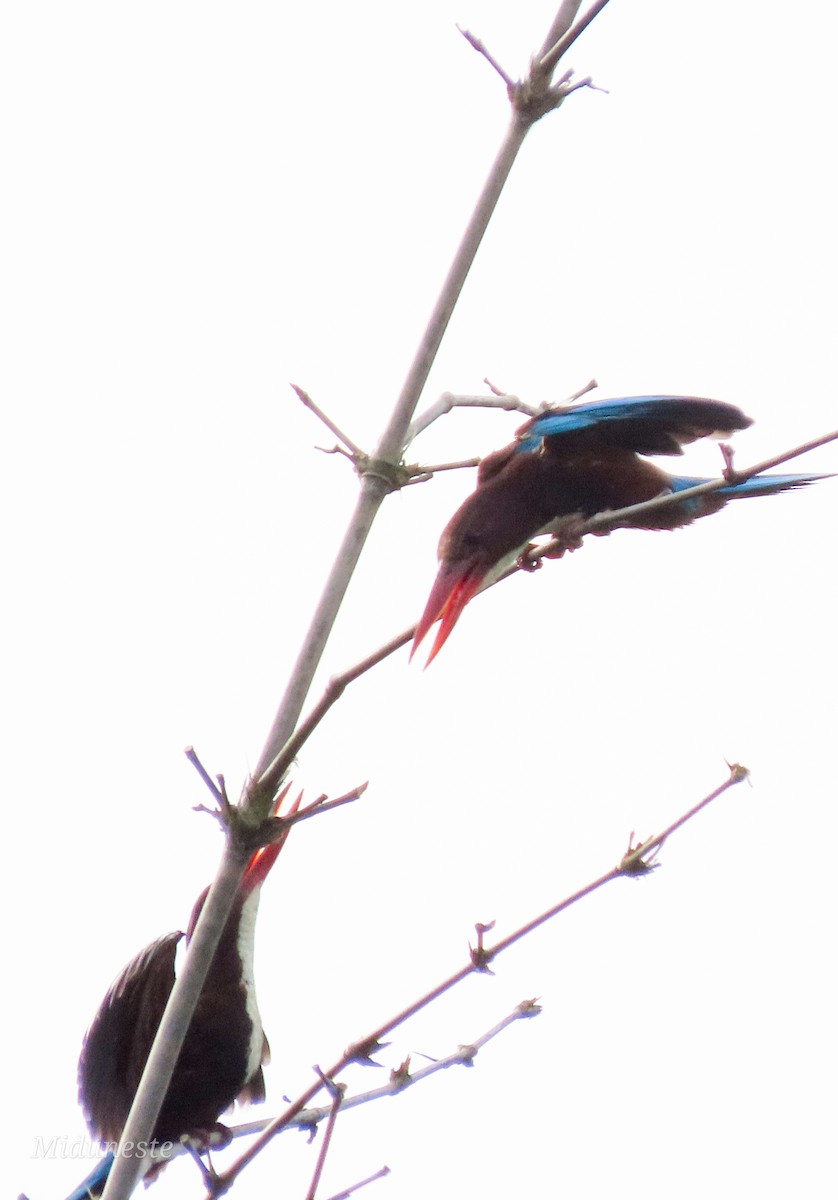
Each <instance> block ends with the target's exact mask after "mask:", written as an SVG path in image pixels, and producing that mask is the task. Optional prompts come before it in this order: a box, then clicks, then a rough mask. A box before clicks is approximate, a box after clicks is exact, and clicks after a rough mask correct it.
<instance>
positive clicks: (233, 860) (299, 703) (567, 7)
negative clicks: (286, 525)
mask: <svg viewBox="0 0 838 1200" xmlns="http://www.w3.org/2000/svg"><path fill="white" fill-rule="evenodd" d="M578 7H579V3H578V2H576V0H573V2H572V0H563V4H562V6H561V9H560V13H559V18H560V19H562V20H564V17H565V16H566V17H567V26H566V27H569V25H570V24H571V22H572V20H573V18H574V17H575V15H576V12H577V11H578ZM559 18H557V20H558V19H559ZM554 27H555V22H554ZM551 32H552V31H551ZM512 109H513V111H512V118H511V120H510V123H509V126H508V128H507V132H506V134H505V136H504V138H503V141H502V143H501V147H500V150H499V151H498V154H497V157H496V158H495V161H494V163H493V164H492V166H491V168H490V170H489V174H488V177H487V180H486V183H485V184H484V187H483V190H482V192H481V194H480V197H479V199H478V201H477V204H476V206H475V209H474V212H473V213H472V215H471V218H470V220H469V222H468V225H467V227H466V230H465V232H464V234H463V238H462V241H461V243H460V246H459V248H458V250H457V252H456V254H455V256H454V261H453V262H452V264H451V267H450V269H449V271H448V274H447V276H446V278H445V281H444V283H443V286H442V290H441V292H440V294H439V298H438V299H437V301H436V303H435V305H434V307H433V310H432V312H431V315H430V318H429V320H428V324H427V327H426V329H425V332H424V334H423V335H422V337H421V339H420V342H419V346H418V348H417V350H416V353H415V355H414V358H413V362H412V363H411V365H410V368H409V370H408V372H407V376H406V378H405V381H404V384H403V386H402V390H401V393H400V394H399V397H398V400H397V401H396V404H395V407H394V409H393V412H392V414H391V416H390V419H389V421H388V423H387V426H386V428H385V430H384V432H383V434H382V436H381V438H380V440H379V443H378V446H377V447H376V449H375V452H374V458H375V459H376V460H380V461H381V462H382V463H385V464H389V465H390V466H394V465H397V464H398V462H399V461H400V458H401V454H402V448H403V446H404V443H405V439H406V437H407V431H408V427H409V425H410V421H411V419H412V417H413V414H414V411H415V409H416V405H417V403H418V400H419V396H420V394H421V392H422V390H423V388H424V386H425V383H426V381H427V378H428V374H429V372H430V369H431V366H432V364H433V361H434V359H435V357H436V354H437V351H438V350H439V347H440V344H441V342H442V338H443V336H444V334H445V331H446V329H447V327H448V322H449V320H450V318H451V315H452V313H453V311H454V306H455V305H456V303H457V300H458V299H459V297H460V293H461V292H462V289H463V286H464V284H465V281H466V278H467V276H468V273H469V270H470V268H471V264H472V262H473V261H474V258H475V255H476V254H477V251H478V249H479V247H480V243H481V242H482V240H483V235H484V233H485V232H486V228H487V226H488V223H489V220H490V218H491V216H492V214H493V213H494V210H495V207H496V205H497V203H498V200H499V198H500V195H501V192H502V190H503V187H504V185H505V183H506V180H507V178H508V176H509V173H510V171H511V170H512V166H513V164H514V162H515V159H516V157H517V155H518V151H519V150H520V148H521V145H522V144H523V141H524V138H525V137H526V134H527V132H528V130H529V128H530V126H531V124H532V119H531V118H525V117H524V115H523V114H522V113H521V111H520V110H519V109H518V108H517V107H516V104H515V102H514V100H513V104H512ZM388 490H389V489H388V481H387V479H386V477H384V476H383V475H382V473H380V472H378V473H377V472H376V470H375V469H374V466H371V467H370V468H369V469H368V470H366V471H365V472H364V473H363V475H362V480H361V490H360V494H359V496H358V500H357V502H356V505H355V511H354V512H353V514H352V517H351V518H350V521H349V524H348V527H347V529H346V532H345V534H344V538H343V542H342V543H341V546H340V549H339V550H338V553H337V557H336V559H335V562H334V565H333V567H332V570H331V572H330V575H329V578H328V580H327V582H326V585H325V588H324V590H323V593H322V595H321V597H320V600H319V602H318V604H317V606H316V608H315V610H314V613H313V616H312V618H311V623H310V625H309V628H308V631H307V633H306V634H305V636H304V638H303V642H302V646H301V648H300V651H299V654H298V657H297V660H296V663H295V664H294V667H293V669H292V671H291V676H290V679H289V682H288V684H287V687H286V690H285V693H284V695H283V697H282V699H281V701H280V704H279V708H278V709H277V712H276V715H275V717H274V720H273V723H272V725H271V728H270V731H269V733H268V736H267V739H266V741H265V745H264V748H263V750H262V752H261V754H260V756H259V759H258V762H257V765H256V768H255V770H254V778H253V780H251V781H249V782H248V784H246V785H245V788H244V790H243V793H242V796H241V799H240V802H239V803H240V807H241V809H242V816H243V818H244V820H245V821H247V820H251V821H252V822H253V823H255V824H257V825H258V824H259V822H260V820H262V819H264V818H265V817H266V816H267V815H268V812H269V809H270V805H271V802H272V799H273V794H274V792H275V791H276V787H275V786H272V780H273V779H274V777H273V775H270V774H269V775H268V778H266V779H263V778H262V776H263V774H264V773H266V772H268V771H269V768H270V767H271V764H272V763H274V761H275V760H276V758H277V756H278V755H279V754H280V753H281V751H282V748H283V747H284V746H285V744H286V743H287V742H288V740H289V738H290V737H291V735H292V734H293V732H294V728H295V726H296V724H297V721H298V719H299V716H300V713H301V712H302V708H303V705H304V703H305V699H306V696H307V695H308V692H309V689H310V687H311V684H312V681H313V678H314V674H315V671H316V670H317V667H318V665H319V663H320V659H321V657H322V655H323V651H324V649H325V646H326V642H327V641H328V638H329V636H330V634H331V630H332V627H333V625H334V622H335V620H336V618H337V614H338V611H339V609H340V606H341V603H342V601H343V597H344V595H345V594H346V591H347V588H348V587H349V582H350V580H351V578H352V575H353V573H354V571H355V567H356V566H357V563H358V559H359V558H360V555H361V551H362V550H363V548H364V544H365V542H366V539H367V535H368V534H369V531H370V528H371V526H372V523H373V521H374V519H375V516H376V514H377V512H378V509H379V507H380V506H381V503H382V501H383V500H384V497H385V496H386V495H387V492H388ZM246 861H247V858H246V855H244V854H243V853H242V849H241V847H240V846H238V845H237V844H236V842H235V839H233V838H231V837H229V836H228V838H227V839H226V842H225V849H224V853H223V855H222V859H221V863H220V865H219V870H218V875H217V877H216V879H215V881H214V882H213V884H212V886H211V888H210V891H209V894H208V896H207V900H206V902H205V904H204V907H203V910H202V912H201V915H200V918H199V920H198V924H197V926H196V928H195V931H194V934H193V937H192V941H191V943H190V946H189V949H188V951H187V954H186V957H185V960H184V963H183V967H182V970H181V972H180V974H179V976H178V980H177V983H176V985H175V987H174V989H173V991H172V994H171V996H170V997H169V1002H168V1004H167V1005H166V1011H165V1013H164V1015H163V1020H162V1021H161V1024H160V1028H159V1029H158V1031H157V1035H156V1037H155V1040H154V1044H153V1046H152V1049H151V1053H150V1055H149V1060H148V1062H147V1064H146V1068H145V1070H144V1072H143V1078H142V1080H141V1082H140V1086H139V1089H138V1091H137V1094H136V1096H135V1098H134V1103H133V1105H132V1108H131V1112H130V1113H129V1115H128V1119H127V1121H126V1124H125V1128H124V1129H123V1132H122V1143H121V1144H122V1145H123V1146H125V1145H126V1144H128V1143H130V1144H131V1145H132V1146H137V1145H143V1144H145V1143H147V1142H148V1141H149V1140H150V1138H151V1135H152V1132H153V1128H154V1122H155V1120H156V1118H157V1114H158V1113H159V1111H160V1108H161V1106H162V1103H163V1099H164V1097H165V1094H166V1091H167V1089H168V1086H169V1081H170V1080H171V1077H172V1071H173V1069H174V1064H175V1062H176V1061H177V1057H178V1054H179V1052H180V1047H181V1046H182V1045H183V1039H184V1038H185V1036H186V1030H187V1029H188V1027H189V1022H190V1020H191V1019H192V1014H193V1012H194V1011H195V1006H196V1004H197V1003H198V997H199V995H200V992H201V988H202V987H203V983H204V980H205V979H206V976H207V972H208V970H209V966H210V963H211V961H212V956H213V954H214V952H215V948H216V946H217V945H218V940H219V938H220V936H221V931H222V930H223V928H224V924H225V922H226V919H227V916H228V915H229V912H230V910H231V908H232V904H233V899H234V896H235V894H236V891H237V889H238V886H239V884H240V882H241V878H242V876H243V874H244V869H245V865H246ZM142 1167H143V1162H142V1159H141V1158H139V1157H138V1156H135V1155H129V1154H125V1153H118V1154H117V1156H116V1161H115V1163H114V1169H113V1171H112V1172H111V1175H110V1178H109V1179H108V1182H107V1185H106V1189H105V1193H104V1200H127V1197H128V1196H129V1195H130V1194H131V1192H132V1191H133V1188H134V1186H135V1185H136V1183H137V1181H138V1179H139V1177H140V1174H141V1172H142Z"/></svg>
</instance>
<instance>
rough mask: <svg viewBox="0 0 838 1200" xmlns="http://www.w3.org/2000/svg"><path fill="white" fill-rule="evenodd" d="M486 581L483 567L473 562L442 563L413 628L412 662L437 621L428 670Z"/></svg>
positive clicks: (426, 664)
mask: <svg viewBox="0 0 838 1200" xmlns="http://www.w3.org/2000/svg"><path fill="white" fill-rule="evenodd" d="M485 578H486V571H485V570H484V569H483V567H482V566H477V565H476V564H475V563H474V561H473V560H471V561H468V562H466V563H465V565H464V564H462V563H459V564H457V565H456V566H451V565H449V564H448V563H443V564H442V566H441V567H440V568H439V574H438V575H437V577H436V580H435V582H434V586H433V587H432V588H431V594H430V596H429V597H428V603H427V604H426V605H425V611H424V612H423V613H422V616H421V618H420V620H419V624H418V625H417V626H416V633H415V634H414V637H413V646H412V647H411V650H410V657H411V659H412V658H413V655H414V654H415V653H416V651H417V649H418V648H419V644H420V642H421V641H422V639H423V638H424V636H425V634H426V633H427V632H428V630H429V629H430V627H431V626H432V625H433V623H434V621H439V629H438V631H437V635H436V640H435V641H434V644H433V646H432V647H431V652H430V654H429V655H428V661H427V662H426V663H425V666H426V667H427V666H429V665H430V664H431V663H432V662H433V660H434V659H435V658H436V656H437V654H439V652H440V650H441V649H442V647H443V646H444V645H445V642H446V641H447V640H448V635H449V634H450V633H451V630H452V629H453V628H454V626H455V625H456V624H457V620H458V618H459V616H460V613H461V612H462V611H463V609H464V608H465V606H466V605H467V604H468V602H469V600H471V598H472V596H474V595H475V594H476V593H477V592H478V591H479V590H480V586H481V584H482V583H483V580H484V579H485Z"/></svg>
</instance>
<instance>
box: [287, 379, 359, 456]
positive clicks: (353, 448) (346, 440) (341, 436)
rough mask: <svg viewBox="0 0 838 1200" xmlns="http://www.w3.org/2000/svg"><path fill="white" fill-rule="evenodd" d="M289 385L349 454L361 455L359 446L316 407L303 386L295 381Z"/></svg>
mask: <svg viewBox="0 0 838 1200" xmlns="http://www.w3.org/2000/svg"><path fill="white" fill-rule="evenodd" d="M291 387H292V388H293V389H294V391H295V392H296V393H297V395H298V396H299V398H300V399H301V400H302V402H303V404H304V405H305V406H306V408H308V409H310V410H311V412H313V413H314V415H315V416H316V417H317V418H318V419H319V420H321V421H322V422H323V424H324V425H325V426H326V428H327V429H328V430H329V432H330V433H333V434H334V435H335V437H336V438H337V439H338V441H339V442H343V444H344V446H346V448H347V450H349V452H350V455H351V456H356V457H357V456H360V455H361V448H360V447H359V446H357V445H356V444H355V442H353V441H352V439H351V438H350V437H347V435H346V434H345V433H344V432H343V430H341V429H339V428H338V426H337V425H336V424H335V423H334V421H333V420H332V419H331V418H330V417H327V416H326V414H325V413H324V412H323V409H322V408H318V406H317V405H316V404H315V403H314V401H313V400H312V398H311V396H309V394H308V392H306V391H304V389H303V388H301V387H298V386H297V384H296V383H292V384H291Z"/></svg>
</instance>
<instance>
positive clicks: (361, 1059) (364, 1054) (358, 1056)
mask: <svg viewBox="0 0 838 1200" xmlns="http://www.w3.org/2000/svg"><path fill="white" fill-rule="evenodd" d="M389 1045H390V1043H389V1042H380V1041H379V1040H378V1038H377V1037H376V1036H375V1034H373V1035H372V1036H370V1037H368V1038H366V1039H364V1040H362V1041H360V1042H353V1043H352V1044H351V1045H350V1046H347V1048H346V1050H344V1053H343V1056H344V1059H345V1060H346V1061H347V1062H356V1063H359V1064H360V1065H361V1066H363V1067H380V1066H381V1063H377V1062H376V1061H375V1059H374V1058H373V1055H374V1054H379V1053H380V1052H381V1051H382V1050H386V1048H387V1047H388V1046H389Z"/></svg>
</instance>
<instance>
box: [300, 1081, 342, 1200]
mask: <svg viewBox="0 0 838 1200" xmlns="http://www.w3.org/2000/svg"><path fill="white" fill-rule="evenodd" d="M315 1070H316V1071H317V1074H318V1075H319V1076H320V1078H321V1079H322V1081H323V1085H324V1087H326V1088H328V1090H329V1091H330V1092H331V1093H332V1103H331V1105H330V1106H329V1116H328V1119H327V1121H326V1132H325V1133H324V1135H323V1140H322V1142H321V1143H320V1152H319V1153H318V1155H317V1162H316V1163H315V1164H314V1171H313V1173H312V1177H311V1184H310V1185H309V1189H308V1192H307V1194H306V1200H314V1197H315V1195H316V1193H317V1188H318V1186H319V1184H320V1178H321V1176H322V1174H323V1168H324V1166H325V1165H326V1155H327V1154H328V1153H329V1147H330V1146H331V1144H332V1137H333V1135H334V1132H335V1121H337V1119H338V1109H339V1108H340V1106H341V1103H342V1101H343V1097H344V1095H345V1093H346V1084H345V1083H336V1082H335V1081H334V1079H332V1078H331V1077H329V1076H326V1075H324V1074H323V1072H322V1071H321V1070H320V1068H319V1067H315Z"/></svg>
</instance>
